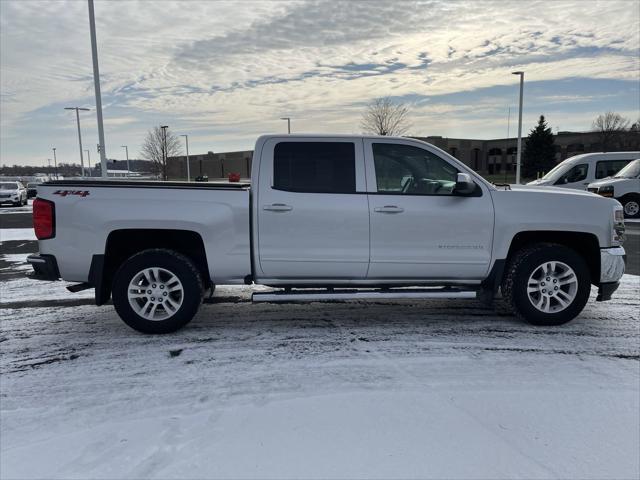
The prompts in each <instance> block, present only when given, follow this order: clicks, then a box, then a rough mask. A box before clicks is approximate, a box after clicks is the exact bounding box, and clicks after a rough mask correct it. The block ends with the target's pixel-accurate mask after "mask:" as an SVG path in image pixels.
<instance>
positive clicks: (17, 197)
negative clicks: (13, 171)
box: [0, 182, 27, 206]
mask: <svg viewBox="0 0 640 480" xmlns="http://www.w3.org/2000/svg"><path fill="white" fill-rule="evenodd" d="M1 203H11V204H13V205H14V206H19V205H26V204H27V189H26V188H24V185H22V183H20V182H0V204H1Z"/></svg>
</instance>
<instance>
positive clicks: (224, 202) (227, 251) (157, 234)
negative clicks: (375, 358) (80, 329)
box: [38, 178, 251, 283]
mask: <svg viewBox="0 0 640 480" xmlns="http://www.w3.org/2000/svg"><path fill="white" fill-rule="evenodd" d="M249 195H250V192H249V184H248V183H246V182H245V183H239V182H238V183H230V182H216V183H213V182H197V183H196V182H160V181H154V180H126V179H124V180H123V179H118V180H110V179H109V180H103V179H97V178H96V179H83V180H54V181H49V182H44V183H43V184H42V185H39V186H38V198H40V199H43V200H47V201H49V202H53V204H54V205H55V225H56V227H55V236H54V237H53V238H51V239H47V240H41V241H40V242H39V245H40V253H41V254H54V255H56V257H57V259H58V264H59V271H60V276H61V277H62V278H63V279H64V280H67V281H74V282H86V281H87V280H88V278H89V273H90V265H91V263H92V261H95V258H94V257H95V256H96V255H98V256H99V255H104V254H105V252H106V250H107V245H108V244H109V242H112V241H113V240H114V238H116V239H117V238H119V239H121V241H124V244H125V245H132V244H134V243H135V242H136V241H139V240H140V238H142V237H145V238H147V239H150V240H149V241H151V243H152V244H153V242H154V240H153V239H158V240H157V242H156V243H157V244H158V245H162V238H165V237H166V232H167V231H168V230H171V231H174V232H192V233H193V234H195V235H197V236H198V243H199V244H200V245H202V246H203V247H204V255H205V258H206V264H207V265H208V267H209V269H210V276H211V278H212V279H214V280H215V281H216V283H223V282H224V283H243V282H244V277H245V276H247V275H249V274H250V273H251V264H250V252H249V245H250V234H249Z"/></svg>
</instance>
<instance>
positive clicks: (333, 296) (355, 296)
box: [252, 290, 477, 302]
mask: <svg viewBox="0 0 640 480" xmlns="http://www.w3.org/2000/svg"><path fill="white" fill-rule="evenodd" d="M476 296H477V294H476V292H475V291H460V290H457V291H456V290H451V291H447V290H434V291H431V292H429V291H423V292H417V291H404V292H403V291H401V290H399V291H386V292H340V293H336V292H330V291H329V292H318V293H304V292H301V293H278V292H274V293H272V292H269V293H254V294H253V295H252V301H253V302H317V301H322V300H334V301H336V300H402V299H423V298H476Z"/></svg>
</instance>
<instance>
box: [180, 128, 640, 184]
mask: <svg viewBox="0 0 640 480" xmlns="http://www.w3.org/2000/svg"><path fill="white" fill-rule="evenodd" d="M553 137H554V142H555V146H556V162H558V163H560V162H561V161H563V160H565V159H567V158H569V157H573V156H574V155H579V154H581V153H590V152H601V151H602V145H601V144H600V135H599V134H598V133H597V132H559V133H557V134H555V135H554V136H553ZM413 138H416V139H418V140H423V141H425V142H428V143H431V144H433V145H435V146H436V147H438V148H440V149H442V150H444V151H445V152H447V153H449V154H450V155H452V156H454V157H456V158H457V159H458V160H461V161H462V162H464V163H465V164H466V165H468V166H469V167H471V168H473V169H474V170H475V171H477V172H479V173H481V174H483V175H496V174H509V173H512V172H515V162H516V146H517V144H518V139H517V138H515V137H513V138H497V139H492V140H475V139H468V138H447V137H440V136H428V137H413ZM522 145H523V148H524V145H525V139H523V142H522ZM635 150H640V134H638V132H634V131H631V132H626V133H624V134H621V135H620V136H619V139H618V141H617V143H616V145H615V147H614V148H610V149H609V150H608V151H635ZM252 157H253V151H251V150H246V151H240V152H225V153H213V152H208V153H205V154H199V155H189V167H190V170H191V179H192V180H194V179H195V177H197V176H200V175H204V176H208V177H209V179H222V178H228V176H229V174H230V173H238V174H240V176H241V177H242V178H250V177H251V158H252ZM168 174H169V179H170V180H177V179H186V178H187V159H186V156H184V155H182V156H179V157H169V159H168Z"/></svg>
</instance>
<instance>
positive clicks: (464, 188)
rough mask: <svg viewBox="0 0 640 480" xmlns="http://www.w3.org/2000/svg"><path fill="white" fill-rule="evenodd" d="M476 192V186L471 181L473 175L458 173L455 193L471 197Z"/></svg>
mask: <svg viewBox="0 0 640 480" xmlns="http://www.w3.org/2000/svg"><path fill="white" fill-rule="evenodd" d="M475 190H476V184H475V183H474V182H473V180H471V175H469V174H468V173H458V175H457V177H456V186H455V188H454V189H453V192H454V193H455V194H456V195H471V194H472V193H473V192H475Z"/></svg>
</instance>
